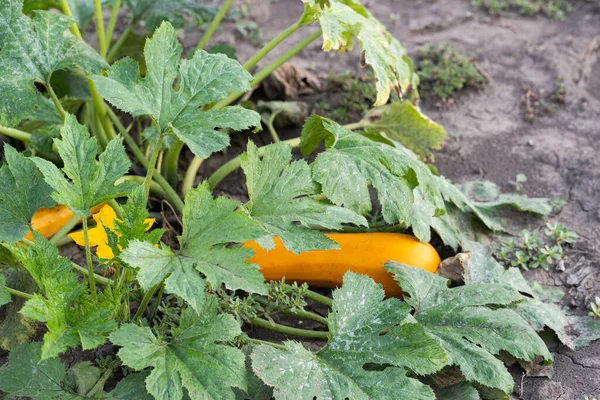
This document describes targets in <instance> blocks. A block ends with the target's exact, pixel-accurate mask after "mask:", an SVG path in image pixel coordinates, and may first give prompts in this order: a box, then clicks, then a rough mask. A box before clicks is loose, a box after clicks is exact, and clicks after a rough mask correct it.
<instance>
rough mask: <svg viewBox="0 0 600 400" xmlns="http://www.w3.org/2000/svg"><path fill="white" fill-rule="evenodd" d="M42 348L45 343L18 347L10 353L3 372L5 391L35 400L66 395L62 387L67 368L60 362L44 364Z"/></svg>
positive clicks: (0, 377) (0, 374)
mask: <svg viewBox="0 0 600 400" xmlns="http://www.w3.org/2000/svg"><path fill="white" fill-rule="evenodd" d="M41 348H42V344H41V343H39V342H33V343H26V344H21V345H18V346H16V347H15V348H14V349H13V350H12V351H11V352H10V354H9V358H8V364H6V365H4V366H3V367H2V368H0V390H1V391H4V392H7V393H9V394H11V395H13V396H26V397H30V398H33V399H35V400H51V399H52V400H53V399H56V398H57V396H60V395H61V394H65V393H64V390H63V388H62V386H61V384H60V383H61V382H62V381H63V379H64V378H65V367H64V366H63V364H62V362H61V361H60V360H59V359H57V358H53V359H50V360H40V355H41ZM60 398H63V397H60Z"/></svg>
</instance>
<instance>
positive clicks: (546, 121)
mask: <svg viewBox="0 0 600 400" xmlns="http://www.w3.org/2000/svg"><path fill="white" fill-rule="evenodd" d="M363 3H365V5H366V6H367V7H368V8H369V9H370V10H371V12H372V13H373V14H374V15H375V16H376V17H377V18H379V19H380V21H382V22H383V23H384V24H385V25H386V26H387V27H388V29H389V30H390V31H391V32H392V33H393V34H394V35H395V36H396V37H397V38H398V39H399V40H400V41H401V42H402V44H403V45H404V46H405V47H406V48H407V49H408V51H409V54H411V55H414V54H415V51H416V49H417V48H418V47H419V46H421V45H423V44H428V43H448V44H450V45H451V46H453V47H456V48H458V49H462V50H465V51H467V52H468V53H470V54H474V55H475V56H476V62H477V65H478V66H479V68H480V69H481V70H483V71H485V73H486V75H487V76H489V78H490V82H489V84H488V85H487V86H486V87H485V88H484V89H482V90H479V91H471V92H467V93H462V94H460V95H458V96H456V97H455V98H454V99H453V101H452V102H451V103H450V104H444V105H442V106H440V105H439V104H435V103H434V102H431V103H428V102H427V101H423V102H422V103H421V106H422V108H423V109H424V111H425V112H426V113H427V115H429V116H430V117H431V118H432V119H434V120H436V121H437V122H439V123H441V124H443V125H444V127H445V128H446V130H447V132H448V133H449V135H448V138H447V141H446V144H445V146H444V148H443V150H441V151H439V152H437V153H436V155H435V165H436V166H437V167H438V169H439V171H440V173H441V174H443V175H444V176H446V177H448V178H449V179H451V180H452V181H454V182H458V183H461V182H466V181H473V180H483V179H485V180H491V181H493V182H496V183H497V184H499V185H500V186H501V187H503V188H504V189H505V190H507V191H508V190H514V188H512V187H511V185H510V184H509V181H511V180H514V178H515V176H516V175H517V174H519V173H524V174H526V175H527V178H528V181H527V183H526V184H525V192H526V193H527V194H528V195H530V196H543V197H558V198H561V199H564V200H566V201H567V205H566V206H565V208H564V209H563V210H562V212H560V214H558V215H557V216H555V217H553V218H552V219H553V220H556V221H560V222H562V223H564V224H565V225H567V226H568V227H569V228H570V229H571V230H575V231H576V232H577V233H578V234H579V235H580V236H581V240H580V241H579V242H578V243H577V244H576V245H575V247H574V248H573V249H572V250H571V251H570V252H569V253H568V254H567V256H566V259H565V270H564V272H561V271H558V270H551V271H549V272H545V271H543V270H536V271H531V272H528V273H527V276H528V278H530V279H533V280H537V281H539V282H540V283H542V284H544V285H546V286H552V287H557V288H560V289H561V290H563V292H564V293H565V298H564V301H563V302H564V305H565V306H567V307H569V308H570V309H571V311H572V312H573V313H577V314H585V313H586V312H587V310H586V307H587V304H588V303H589V302H590V301H591V299H593V297H594V296H595V295H600V244H599V242H598V240H597V238H598V237H599V235H600V158H599V157H598V154H599V152H600V5H599V4H598V3H597V2H591V1H583V2H579V3H576V4H575V10H574V12H573V13H572V14H570V15H568V16H567V18H566V19H565V20H562V21H560V20H552V19H548V18H546V17H543V16H538V17H521V16H519V15H517V14H515V13H507V14H503V15H501V16H500V17H497V18H491V17H489V16H487V15H486V14H485V13H482V12H479V11H476V10H474V9H473V8H472V7H471V5H470V2H469V1H467V0H444V1H417V0H377V1H374V0H373V1H369V0H367V1H364V2H363ZM301 12H302V3H301V2H300V1H298V0H279V1H275V0H273V1H272V2H269V1H267V0H260V1H254V2H253V9H252V11H251V13H252V14H251V17H252V18H253V19H254V20H255V21H256V22H258V24H259V25H260V26H261V27H262V28H263V38H264V39H265V40H269V39H271V38H272V37H274V36H275V35H276V34H278V33H279V32H280V31H281V30H282V29H284V28H286V27H287V26H289V25H290V24H291V23H293V22H295V20H296V19H297V18H298V16H299V15H300V14H301ZM314 29H316V28H314V27H312V26H311V27H308V28H305V29H304V30H303V31H302V32H299V33H296V34H294V35H293V36H292V37H291V38H289V39H288V40H287V41H286V43H285V45H284V46H281V47H280V48H278V49H275V51H273V53H272V54H271V55H270V56H269V57H268V58H267V60H265V61H264V62H265V63H266V62H268V61H269V60H272V59H274V58H275V57H277V56H279V55H281V54H282V53H283V52H284V51H285V50H286V49H289V48H290V47H291V46H292V45H293V44H295V43H297V42H298V41H300V40H301V39H302V38H304V37H305V36H306V35H307V34H308V33H307V32H308V31H312V30H314ZM197 39H198V36H197V35H194V34H193V33H192V34H187V36H186V40H185V42H186V45H188V47H191V46H193V45H194V44H195V43H196V42H197ZM213 42H214V43H220V44H222V43H228V44H231V45H234V46H236V47H237V49H238V56H239V58H240V60H245V59H247V58H248V57H249V56H250V55H251V54H253V53H254V52H255V51H256V48H255V47H254V46H253V45H251V44H250V43H249V42H248V41H247V40H245V39H244V38H243V37H241V35H239V34H238V33H235V32H233V27H232V26H229V27H227V26H226V27H225V28H224V29H222V30H221V31H219V32H218V33H217V34H216V35H215V37H214V38H213ZM320 46H321V43H320V41H317V42H315V43H313V44H312V45H310V46H309V47H308V48H306V49H305V50H304V51H303V52H302V53H301V54H300V55H299V56H298V57H296V58H295V59H294V60H293V63H294V65H296V66H298V67H301V68H305V69H308V70H309V71H311V72H312V73H314V74H315V75H316V76H318V77H320V78H322V79H326V78H327V75H328V73H329V72H330V71H334V72H344V71H348V70H350V71H353V72H355V73H357V74H361V73H362V72H361V71H360V66H359V54H358V46H356V47H357V48H355V49H354V50H353V51H352V52H351V54H349V55H344V54H330V53H323V52H322V51H321V49H320ZM559 79H562V81H563V84H564V86H565V87H566V93H567V94H566V103H565V104H564V105H563V106H560V107H559V108H558V110H557V111H556V112H554V113H551V114H549V115H544V116H539V117H536V118H535V119H534V120H533V121H532V122H530V121H528V120H526V118H525V108H524V103H523V101H524V94H525V91H524V88H525V87H527V86H528V87H531V88H532V90H533V91H534V92H536V93H539V92H540V91H545V92H549V91H551V90H552V89H553V88H554V87H555V85H556V84H557V81H558V80H559ZM323 99H325V100H329V101H331V102H332V103H334V102H335V101H336V100H335V94H328V93H322V94H320V95H318V96H312V97H306V98H302V100H305V101H308V102H313V105H314V102H315V101H317V100H323ZM360 117H361V116H360V115H357V116H356V119H357V120H358V119H360ZM297 134H298V131H297V130H296V131H291V132H284V133H283V136H284V137H288V136H294V135H297ZM233 140H234V143H233V146H232V147H230V148H229V149H227V150H226V151H225V152H224V153H223V154H222V155H221V156H217V157H213V159H211V160H210V161H209V162H207V163H205V164H204V165H203V166H202V169H201V170H200V176H199V177H198V179H201V178H202V177H206V176H208V175H209V174H210V172H212V171H213V170H214V169H215V168H216V166H217V165H219V164H220V163H221V162H222V160H223V159H228V158H231V157H232V156H234V155H235V154H237V153H239V152H241V151H243V148H244V147H245V143H246V141H247V140H248V137H247V136H245V135H236V136H234V138H233ZM253 140H255V141H257V142H259V143H262V142H265V141H268V139H267V136H266V135H259V136H254V137H253ZM188 156H190V155H189V154H188ZM190 158H191V157H190ZM242 182H243V180H242V175H241V174H240V173H239V171H238V173H236V174H232V176H230V177H229V178H228V179H226V180H225V181H223V182H222V183H221V184H220V185H219V186H218V188H217V191H218V192H219V191H220V192H222V193H226V194H228V195H231V196H233V197H243V196H244V191H245V190H244V187H243V183H242ZM514 222H515V225H520V222H521V221H517V220H515V221H514ZM543 223H544V221H540V220H538V221H535V222H534V223H533V225H532V226H531V228H536V227H539V226H541V225H543ZM273 339H276V337H273ZM551 350H553V352H554V356H555V362H554V365H553V366H552V367H551V368H549V369H546V370H545V371H544V372H543V373H541V374H537V376H525V375H524V374H522V373H520V372H516V373H515V380H516V384H515V388H516V390H515V393H514V395H513V398H519V399H526V400H534V399H535V400H537V399H540V400H542V399H544V400H558V399H561V400H569V399H583V398H584V396H586V395H587V396H588V397H589V398H590V399H592V398H594V397H600V343H599V342H596V343H595V344H593V345H592V346H590V347H588V348H583V349H578V350H575V351H573V350H569V349H568V348H566V347H564V346H562V345H557V344H554V345H552V346H551Z"/></svg>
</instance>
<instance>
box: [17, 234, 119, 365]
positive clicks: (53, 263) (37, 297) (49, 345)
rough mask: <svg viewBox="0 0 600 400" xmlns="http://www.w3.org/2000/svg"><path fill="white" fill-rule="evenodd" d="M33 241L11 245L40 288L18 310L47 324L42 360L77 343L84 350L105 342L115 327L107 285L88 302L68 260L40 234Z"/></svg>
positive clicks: (112, 305) (116, 303)
mask: <svg viewBox="0 0 600 400" xmlns="http://www.w3.org/2000/svg"><path fill="white" fill-rule="evenodd" d="M34 240H35V242H34V243H35V245H32V246H28V247H20V246H14V247H12V251H13V254H14V255H15V256H16V257H17V258H18V259H19V260H20V261H21V263H22V264H23V265H24V266H25V268H26V269H27V270H28V271H29V272H30V274H31V275H32V277H33V278H34V279H35V280H36V282H37V283H38V286H39V288H40V289H41V291H42V294H39V293H38V294H34V296H33V298H32V299H30V300H28V301H27V302H26V303H25V305H24V306H23V308H22V309H21V311H20V313H21V314H23V315H25V316H27V317H29V318H31V319H34V320H38V321H42V322H45V323H46V327H47V329H48V331H47V332H46V334H45V335H44V346H43V347H42V359H44V360H45V359H48V358H51V357H56V356H58V355H59V354H60V353H62V352H64V351H66V350H67V348H69V347H77V346H78V345H79V344H81V346H82V348H83V349H84V350H88V349H93V348H96V347H98V346H99V345H101V344H104V342H105V340H106V336H107V334H108V333H109V332H111V331H112V330H114V329H115V328H116V327H117V324H116V322H115V321H114V320H112V319H111V318H110V317H111V315H112V314H113V312H114V310H115V308H116V307H117V305H118V304H119V301H118V299H116V300H115V299H112V298H111V297H110V292H109V290H110V289H109V288H107V289H106V291H105V292H104V293H102V294H101V296H100V301H99V302H98V303H95V302H92V301H90V300H89V299H88V298H87V295H86V293H85V291H84V287H83V285H81V284H79V283H78V280H77V277H76V276H75V274H73V273H72V270H71V268H72V267H71V262H70V261H69V260H67V259H66V258H64V257H61V256H60V254H59V251H58V248H56V247H55V246H53V245H52V244H50V242H48V241H47V240H46V239H45V238H44V237H43V236H42V235H40V234H39V233H37V232H34Z"/></svg>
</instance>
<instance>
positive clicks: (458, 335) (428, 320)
mask: <svg viewBox="0 0 600 400" xmlns="http://www.w3.org/2000/svg"><path fill="white" fill-rule="evenodd" d="M386 269H387V270H388V271H390V272H392V273H393V274H394V276H395V279H396V280H397V281H398V284H399V285H400V286H401V287H402V289H403V290H404V291H406V292H407V293H408V294H409V296H410V297H408V298H407V299H406V302H407V303H408V304H410V305H411V306H412V307H413V309H414V314H413V316H414V317H415V319H416V320H417V322H419V323H420V324H421V325H422V326H423V327H424V328H425V331H426V332H427V334H428V335H429V336H431V337H433V338H435V339H436V341H437V342H438V343H439V344H440V346H442V348H443V349H444V350H445V351H446V353H447V355H448V363H449V364H450V365H458V366H459V367H460V370H461V372H462V373H463V375H464V376H465V377H466V378H467V379H468V380H470V381H475V382H478V383H480V384H482V385H485V386H488V387H492V388H498V389H501V390H503V391H504V392H506V393H510V392H512V389H513V384H514V382H513V379H512V377H511V375H510V374H509V373H508V371H507V370H506V368H505V367H504V364H503V363H502V362H501V361H499V360H498V359H496V358H495V357H494V355H495V354H498V353H499V352H500V351H501V350H504V351H507V352H508V353H510V354H512V355H513V356H515V357H516V358H520V359H524V360H533V359H534V358H535V357H536V356H537V355H541V356H543V357H544V359H545V360H551V359H552V356H551V355H550V352H549V351H548V349H547V348H546V345H545V344H544V342H543V341H542V339H540V337H539V336H538V335H537V334H536V333H535V331H534V330H533V329H532V328H531V327H530V326H529V324H528V323H527V321H525V320H524V319H522V318H520V317H519V315H518V314H517V313H516V312H514V311H513V310H510V309H507V308H497V306H510V305H511V304H513V303H515V302H517V301H519V300H520V299H521V295H520V294H519V292H518V291H516V290H514V289H512V288H509V287H507V286H503V285H498V284H485V283H480V284H475V283H474V284H471V285H465V286H461V287H456V288H452V289H449V288H448V281H447V280H446V279H444V278H442V277H438V276H432V275H431V274H430V273H429V272H427V271H424V270H422V269H419V268H414V267H408V266H404V265H402V264H399V263H395V262H389V263H387V264H386ZM492 306H494V307H492Z"/></svg>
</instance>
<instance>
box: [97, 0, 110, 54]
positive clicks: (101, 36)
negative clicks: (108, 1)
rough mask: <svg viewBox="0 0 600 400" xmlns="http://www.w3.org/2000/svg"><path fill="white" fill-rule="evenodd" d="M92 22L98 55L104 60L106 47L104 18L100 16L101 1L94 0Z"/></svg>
mask: <svg viewBox="0 0 600 400" xmlns="http://www.w3.org/2000/svg"><path fill="white" fill-rule="evenodd" d="M94 20H95V21H96V37H97V38H98V53H100V55H101V56H102V58H106V52H107V51H108V46H107V45H106V33H105V32H104V17H103V15H102V0H94Z"/></svg>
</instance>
